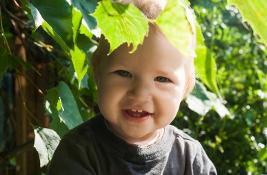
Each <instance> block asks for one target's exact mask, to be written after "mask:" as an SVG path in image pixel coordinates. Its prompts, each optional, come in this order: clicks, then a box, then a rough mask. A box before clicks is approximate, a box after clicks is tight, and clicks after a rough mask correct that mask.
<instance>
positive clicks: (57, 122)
mask: <svg viewBox="0 0 267 175" xmlns="http://www.w3.org/2000/svg"><path fill="white" fill-rule="evenodd" d="M45 98H46V101H45V109H46V110H47V112H48V113H49V114H50V116H51V122H50V126H49V127H50V128H51V129H53V130H55V131H56V132H57V133H58V134H59V136H60V137H63V136H64V135H65V134H66V133H67V132H68V131H69V129H68V127H67V126H66V125H65V124H64V122H63V120H61V119H60V117H59V110H60V109H61V106H60V108H58V103H59V101H60V100H59V99H60V98H59V94H58V88H52V89H49V90H48V91H47V94H46V97H45Z"/></svg>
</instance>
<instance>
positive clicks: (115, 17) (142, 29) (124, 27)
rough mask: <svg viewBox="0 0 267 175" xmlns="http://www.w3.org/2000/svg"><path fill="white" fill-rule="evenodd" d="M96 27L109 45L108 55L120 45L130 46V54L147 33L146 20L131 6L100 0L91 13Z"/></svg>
mask: <svg viewBox="0 0 267 175" xmlns="http://www.w3.org/2000/svg"><path fill="white" fill-rule="evenodd" d="M93 16H94V17H95V18H96V21H97V25H98V26H99V28H100V29H101V31H102V34H103V35H104V36H105V38H106V39H107V40H108V42H109V44H110V50H109V53H111V52H112V51H114V50H115V49H116V48H118V47H119V46H120V45H121V44H123V43H127V44H128V45H129V44H132V46H133V48H132V52H133V51H135V50H136V48H137V46H138V45H139V44H142V43H143V41H144V37H145V35H146V34H147V33H148V27H149V26H148V20H147V18H146V17H145V16H144V15H143V13H142V12H141V11H139V10H138V9H137V8H136V7H135V6H134V5H133V4H128V5H124V4H120V3H112V2H111V1H110V0H102V1H100V2H99V3H98V6H97V8H96V10H95V12H94V13H93Z"/></svg>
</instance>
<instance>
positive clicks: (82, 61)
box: [70, 45, 88, 82]
mask: <svg viewBox="0 0 267 175" xmlns="http://www.w3.org/2000/svg"><path fill="white" fill-rule="evenodd" d="M70 54H71V60H72V63H73V66H74V69H75V72H76V74H77V78H78V80H79V82H80V81H81V80H82V79H83V77H84V75H85V74H86V72H87V69H88V62H87V57H86V53H85V52H84V51H83V50H81V49H80V48H78V47H77V46H76V45H75V46H74V49H73V50H71V51H70Z"/></svg>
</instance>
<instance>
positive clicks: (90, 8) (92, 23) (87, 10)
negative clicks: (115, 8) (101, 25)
mask: <svg viewBox="0 0 267 175" xmlns="http://www.w3.org/2000/svg"><path fill="white" fill-rule="evenodd" d="M71 3H72V5H73V6H74V7H76V8H77V9H79V10H80V11H81V12H82V15H83V19H84V21H85V26H86V28H88V29H89V30H90V31H91V32H93V33H94V31H95V30H96V28H97V23H96V20H95V18H94V17H93V16H92V13H93V12H94V11H95V9H96V6H97V0H90V1H88V0H72V1H71ZM94 34H95V33H94ZM95 35H97V34H95Z"/></svg>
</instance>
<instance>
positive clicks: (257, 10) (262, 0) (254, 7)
mask: <svg viewBox="0 0 267 175" xmlns="http://www.w3.org/2000/svg"><path fill="white" fill-rule="evenodd" d="M228 4H229V5H234V6H236V7H237V8H238V10H239V11H240V13H241V15H242V17H243V19H244V21H247V22H248V23H249V24H250V25H251V27H252V29H253V31H254V32H255V33H256V34H258V35H259V36H260V39H261V41H262V42H263V43H264V44H265V45H267V32H266V28H267V23H266V21H267V13H266V9H267V1H266V0H257V1H251V0H228Z"/></svg>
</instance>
